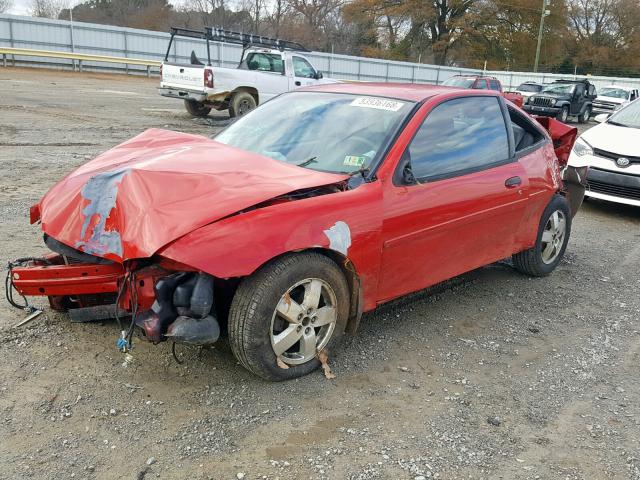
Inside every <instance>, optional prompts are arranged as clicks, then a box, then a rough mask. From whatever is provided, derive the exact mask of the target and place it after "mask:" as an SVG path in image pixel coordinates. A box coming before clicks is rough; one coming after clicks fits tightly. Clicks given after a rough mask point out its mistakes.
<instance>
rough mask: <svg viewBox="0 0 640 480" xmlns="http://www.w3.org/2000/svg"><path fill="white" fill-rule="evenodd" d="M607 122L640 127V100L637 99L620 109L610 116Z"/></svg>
mask: <svg viewBox="0 0 640 480" xmlns="http://www.w3.org/2000/svg"><path fill="white" fill-rule="evenodd" d="M607 123H610V124H612V125H619V126H621V127H631V128H640V102H639V101H638V100H636V101H634V102H631V103H630V104H629V105H627V106H626V107H625V108H623V109H622V110H618V111H617V112H616V113H614V114H613V115H611V117H609V120H607Z"/></svg>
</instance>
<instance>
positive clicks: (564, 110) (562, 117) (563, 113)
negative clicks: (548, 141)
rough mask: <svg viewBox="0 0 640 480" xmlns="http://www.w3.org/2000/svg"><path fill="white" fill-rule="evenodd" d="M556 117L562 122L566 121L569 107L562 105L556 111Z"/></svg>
mask: <svg viewBox="0 0 640 480" xmlns="http://www.w3.org/2000/svg"><path fill="white" fill-rule="evenodd" d="M556 119H557V120H560V121H561V122H562V123H567V120H569V107H567V106H566V105H565V106H564V107H562V110H560V113H558V115H557V116H556Z"/></svg>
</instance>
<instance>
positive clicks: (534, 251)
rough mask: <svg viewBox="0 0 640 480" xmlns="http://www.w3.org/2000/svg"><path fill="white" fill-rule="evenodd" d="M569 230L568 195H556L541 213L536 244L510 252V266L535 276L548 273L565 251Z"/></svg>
mask: <svg viewBox="0 0 640 480" xmlns="http://www.w3.org/2000/svg"><path fill="white" fill-rule="evenodd" d="M570 234H571V211H570V210H569V203H568V202H567V199H566V198H564V197H563V196H561V195H555V196H554V197H553V198H552V199H551V202H549V205H547V208H545V210H544V212H543V213H542V218H541V219H540V225H539V227H538V238H537V239H536V244H535V245H534V246H533V247H532V248H530V249H528V250H525V251H524V252H520V253H516V254H515V255H513V257H512V259H513V266H514V267H516V269H517V270H519V271H521V272H522V273H526V274H527V275H532V276H534V277H544V276H545V275H549V274H550V273H551V272H553V270H554V269H555V268H556V266H557V265H558V263H560V260H562V257H563V255H564V251H565V249H566V248H567V243H568V242H569V235H570Z"/></svg>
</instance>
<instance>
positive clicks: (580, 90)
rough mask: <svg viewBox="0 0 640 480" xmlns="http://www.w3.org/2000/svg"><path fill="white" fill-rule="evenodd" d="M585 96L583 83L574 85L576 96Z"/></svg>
mask: <svg viewBox="0 0 640 480" xmlns="http://www.w3.org/2000/svg"><path fill="white" fill-rule="evenodd" d="M582 96H586V93H585V90H584V85H581V84H578V85H576V97H582Z"/></svg>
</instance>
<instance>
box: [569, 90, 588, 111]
mask: <svg viewBox="0 0 640 480" xmlns="http://www.w3.org/2000/svg"><path fill="white" fill-rule="evenodd" d="M573 99H574V101H573V102H571V114H572V115H578V114H579V113H580V112H581V111H582V106H583V105H584V102H586V100H587V91H586V90H585V88H584V85H583V84H581V83H578V84H577V85H576V89H575V90H574V92H573Z"/></svg>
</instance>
